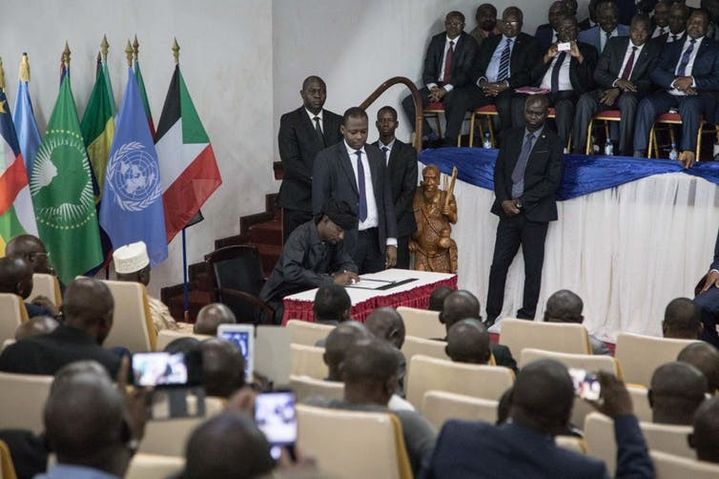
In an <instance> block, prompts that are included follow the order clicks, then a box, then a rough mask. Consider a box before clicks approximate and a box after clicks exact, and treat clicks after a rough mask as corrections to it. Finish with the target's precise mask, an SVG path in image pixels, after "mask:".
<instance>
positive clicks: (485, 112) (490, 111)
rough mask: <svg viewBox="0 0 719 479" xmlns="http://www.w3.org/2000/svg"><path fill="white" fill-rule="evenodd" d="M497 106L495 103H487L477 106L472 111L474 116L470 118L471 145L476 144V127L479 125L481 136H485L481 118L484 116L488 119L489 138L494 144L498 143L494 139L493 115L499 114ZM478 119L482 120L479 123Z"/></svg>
mask: <svg viewBox="0 0 719 479" xmlns="http://www.w3.org/2000/svg"><path fill="white" fill-rule="evenodd" d="M497 115H498V113H497V107H496V106H494V105H485V106H480V107H479V108H476V109H475V110H474V111H472V116H471V117H470V119H469V146H470V147H472V146H474V129H475V127H479V138H480V140H481V139H482V138H484V127H483V126H482V121H481V119H482V118H484V119H485V120H486V121H487V130H488V131H489V139H490V141H491V142H492V146H494V145H495V144H496V142H495V141H494V124H493V123H494V120H493V118H492V117H493V116H497ZM477 120H480V121H479V123H478V122H477Z"/></svg>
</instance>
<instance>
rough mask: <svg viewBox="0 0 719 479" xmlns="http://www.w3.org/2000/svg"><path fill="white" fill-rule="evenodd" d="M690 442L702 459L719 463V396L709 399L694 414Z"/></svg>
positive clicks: (698, 456) (698, 457)
mask: <svg viewBox="0 0 719 479" xmlns="http://www.w3.org/2000/svg"><path fill="white" fill-rule="evenodd" d="M693 424H694V431H693V432H692V433H691V434H690V435H689V444H690V445H691V446H692V447H693V448H694V449H696V451H697V459H699V460H700V461H707V462H714V463H719V398H711V399H707V400H706V401H704V402H703V403H702V405H701V406H699V408H698V409H697V412H696V414H695V416H694V421H693Z"/></svg>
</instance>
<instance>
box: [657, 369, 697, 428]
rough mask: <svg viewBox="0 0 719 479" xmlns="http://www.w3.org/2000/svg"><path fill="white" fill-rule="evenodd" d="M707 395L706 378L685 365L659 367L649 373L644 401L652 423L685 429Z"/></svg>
mask: <svg viewBox="0 0 719 479" xmlns="http://www.w3.org/2000/svg"><path fill="white" fill-rule="evenodd" d="M707 392H708V386H707V378H706V377H705V376H704V374H702V372H701V371H699V370H698V369H697V368H695V367H694V366H692V365H691V364H688V363H683V362H679V361H673V362H670V363H666V364H662V365H661V366H659V367H658V368H657V369H656V370H655V371H654V374H652V379H651V383H650V385H649V391H647V399H648V400H649V405H650V406H651V408H652V422H653V423H655V424H674V425H678V426H679V425H683V426H689V425H691V423H692V418H693V417H694V413H695V412H696V410H697V408H698V407H699V405H700V404H701V403H702V402H703V401H704V396H705V394H706V393H707Z"/></svg>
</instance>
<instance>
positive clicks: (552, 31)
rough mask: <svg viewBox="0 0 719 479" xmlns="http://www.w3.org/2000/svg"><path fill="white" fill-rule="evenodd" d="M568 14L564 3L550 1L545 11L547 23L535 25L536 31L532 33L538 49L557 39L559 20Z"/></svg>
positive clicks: (545, 47)
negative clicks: (546, 11)
mask: <svg viewBox="0 0 719 479" xmlns="http://www.w3.org/2000/svg"><path fill="white" fill-rule="evenodd" d="M568 15H569V9H568V8H567V4H566V3H564V2H563V1H561V0H558V1H556V2H554V3H552V5H551V6H550V7H549V11H548V13H547V19H548V20H549V23H544V24H542V25H539V26H538V27H537V31H536V32H535V33H534V38H536V40H537V43H538V44H539V49H540V50H546V49H547V48H549V46H550V45H552V44H553V43H555V42H556V41H557V29H558V28H559V20H561V19H562V17H566V16H568Z"/></svg>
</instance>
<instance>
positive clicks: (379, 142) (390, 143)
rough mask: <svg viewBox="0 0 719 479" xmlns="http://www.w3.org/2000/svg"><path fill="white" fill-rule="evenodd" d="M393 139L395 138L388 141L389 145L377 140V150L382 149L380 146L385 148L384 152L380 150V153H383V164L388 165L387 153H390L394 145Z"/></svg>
mask: <svg viewBox="0 0 719 479" xmlns="http://www.w3.org/2000/svg"><path fill="white" fill-rule="evenodd" d="M395 139H396V138H395ZM394 141H395V140H392V141H390V142H389V145H385V144H384V143H382V140H377V146H378V147H379V151H382V148H387V152H386V153H385V152H384V151H382V153H384V164H385V166H387V165H389V155H391V154H392V147H393V146H394Z"/></svg>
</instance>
